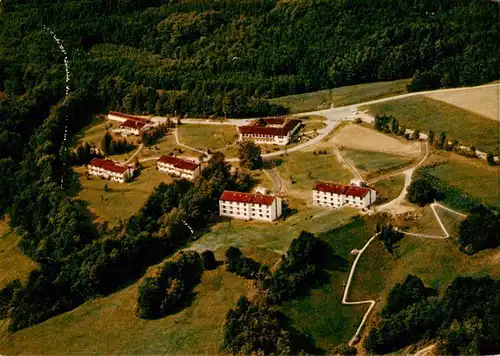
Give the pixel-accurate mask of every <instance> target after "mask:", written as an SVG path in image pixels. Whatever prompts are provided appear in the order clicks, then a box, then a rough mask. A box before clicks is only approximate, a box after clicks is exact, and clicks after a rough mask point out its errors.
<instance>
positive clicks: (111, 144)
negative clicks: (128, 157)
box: [101, 131, 135, 156]
mask: <svg viewBox="0 0 500 356" xmlns="http://www.w3.org/2000/svg"><path fill="white" fill-rule="evenodd" d="M134 148H135V145H134V144H133V143H132V142H128V141H127V139H126V138H123V139H121V140H120V139H117V140H115V139H114V138H113V136H112V135H111V134H110V133H109V132H108V131H106V133H105V134H104V136H103V138H102V140H101V150H102V151H103V152H104V153H105V154H106V155H108V156H111V155H119V154H121V153H126V152H130V151H132V150H133V149H134Z"/></svg>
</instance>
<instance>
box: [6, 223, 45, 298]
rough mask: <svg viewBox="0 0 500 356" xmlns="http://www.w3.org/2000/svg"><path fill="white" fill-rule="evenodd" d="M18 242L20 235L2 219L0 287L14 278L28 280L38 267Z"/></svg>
mask: <svg viewBox="0 0 500 356" xmlns="http://www.w3.org/2000/svg"><path fill="white" fill-rule="evenodd" d="M18 242H19V236H17V235H16V233H15V232H12V231H10V229H9V226H8V225H7V223H6V222H5V221H0V289H1V288H3V287H4V286H5V285H6V284H7V283H9V282H10V281H13V280H14V279H19V280H21V281H22V282H23V281H25V280H27V278H28V275H29V274H30V272H31V271H33V270H34V269H35V268H36V267H37V264H36V263H35V262H33V261H32V260H30V259H29V258H28V257H26V256H25V255H24V254H23V253H22V252H21V251H20V250H19V248H18V247H17V244H18Z"/></svg>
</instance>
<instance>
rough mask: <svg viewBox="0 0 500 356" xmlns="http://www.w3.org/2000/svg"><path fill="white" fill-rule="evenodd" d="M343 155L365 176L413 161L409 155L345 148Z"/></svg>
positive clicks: (400, 166)
mask: <svg viewBox="0 0 500 356" xmlns="http://www.w3.org/2000/svg"><path fill="white" fill-rule="evenodd" d="M342 155H343V156H344V157H345V158H347V159H348V160H349V161H351V163H352V164H354V165H355V166H356V167H357V168H358V169H359V170H361V171H362V173H364V176H365V177H372V176H374V175H376V174H377V173H382V172H385V171H389V170H393V169H397V168H402V167H404V166H406V165H408V164H409V163H410V162H411V161H412V159H411V158H409V157H407V156H399V155H390V154H387V153H382V152H370V151H361V150H353V149H343V150H342Z"/></svg>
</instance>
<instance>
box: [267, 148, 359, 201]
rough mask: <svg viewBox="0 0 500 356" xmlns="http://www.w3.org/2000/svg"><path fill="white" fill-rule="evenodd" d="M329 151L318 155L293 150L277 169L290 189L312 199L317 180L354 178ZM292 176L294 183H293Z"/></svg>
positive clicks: (339, 180) (340, 180) (346, 181)
mask: <svg viewBox="0 0 500 356" xmlns="http://www.w3.org/2000/svg"><path fill="white" fill-rule="evenodd" d="M327 152H328V154H326V155H316V156H315V155H314V154H313V152H310V151H305V152H293V153H291V154H290V155H289V156H286V157H284V162H283V164H282V165H280V166H279V167H277V168H276V169H277V171H278V173H279V174H280V175H281V177H283V179H284V180H285V181H286V182H287V186H288V189H289V190H290V191H292V192H294V194H297V195H300V196H302V197H304V199H310V198H311V194H312V193H311V189H312V187H313V185H314V182H315V181H316V180H326V181H333V182H343V183H348V182H349V180H350V179H351V178H352V176H351V172H349V170H347V169H345V168H344V167H342V166H341V165H340V163H339V162H338V161H337V159H336V157H335V154H334V153H333V152H332V150H331V149H330V151H328V150H327ZM290 176H291V177H292V178H293V180H294V182H295V183H294V184H292V183H291V180H290Z"/></svg>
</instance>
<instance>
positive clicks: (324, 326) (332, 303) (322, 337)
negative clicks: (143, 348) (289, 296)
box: [282, 219, 372, 352]
mask: <svg viewBox="0 0 500 356" xmlns="http://www.w3.org/2000/svg"><path fill="white" fill-rule="evenodd" d="M371 235H372V232H371V231H369V229H368V228H367V226H366V224H365V222H364V220H362V219H359V220H355V221H353V222H351V223H350V224H347V225H345V226H343V227H341V228H338V229H332V230H330V231H329V232H327V233H324V234H320V235H319V236H320V237H321V238H322V239H323V240H324V241H326V242H328V243H329V244H330V245H331V246H332V247H333V249H334V251H335V253H336V254H338V255H340V256H341V257H343V258H344V259H346V260H348V262H349V265H350V264H351V263H352V261H353V260H354V256H353V255H351V254H350V251H351V250H352V249H354V248H361V247H362V246H363V245H364V243H365V242H366V241H367V240H368V239H369V238H370V236H371ZM329 274H330V280H329V281H328V282H327V283H326V284H325V285H323V286H322V287H321V288H318V289H314V290H313V291H312V294H311V295H310V296H308V297H306V298H304V299H301V300H296V301H292V302H287V303H285V304H284V305H283V307H282V310H283V312H284V313H285V314H286V315H288V316H289V317H290V318H291V319H292V321H293V324H294V325H295V326H296V327H297V328H298V329H299V330H302V331H303V332H305V333H307V334H308V335H309V336H311V337H312V338H313V339H314V340H315V342H316V346H318V347H321V348H323V349H325V351H327V352H328V351H331V350H332V348H334V347H335V346H337V345H339V344H342V343H346V342H347V341H349V339H350V338H351V337H352V336H353V335H354V332H355V331H356V328H357V327H358V325H359V322H360V321H361V318H362V316H363V313H364V311H365V307H364V306H343V305H342V304H341V300H342V293H343V290H344V283H345V281H346V279H347V275H348V272H347V271H345V272H340V271H331V272H330V273H329Z"/></svg>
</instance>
